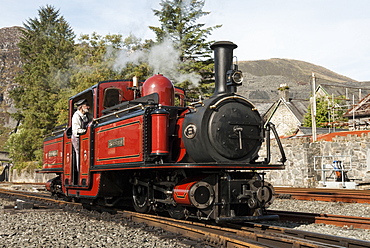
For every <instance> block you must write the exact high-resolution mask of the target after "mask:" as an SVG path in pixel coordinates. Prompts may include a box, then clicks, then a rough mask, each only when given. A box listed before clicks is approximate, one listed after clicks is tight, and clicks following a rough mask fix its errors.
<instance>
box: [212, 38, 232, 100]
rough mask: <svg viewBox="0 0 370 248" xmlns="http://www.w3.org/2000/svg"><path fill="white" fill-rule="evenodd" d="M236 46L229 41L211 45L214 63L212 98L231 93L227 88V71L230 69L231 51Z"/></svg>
mask: <svg viewBox="0 0 370 248" xmlns="http://www.w3.org/2000/svg"><path fill="white" fill-rule="evenodd" d="M237 47H238V46H237V45H236V44H234V43H233V42H230V41H218V42H215V43H214V44H212V45H211V49H212V50H213V51H214V61H215V92H214V93H213V95H212V97H214V96H217V95H219V94H224V93H231V92H230V90H229V89H228V87H227V84H226V83H227V71H228V70H230V69H231V65H232V61H233V50H234V49H235V48H237Z"/></svg>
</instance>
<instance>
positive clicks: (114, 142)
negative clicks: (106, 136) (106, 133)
mask: <svg viewBox="0 0 370 248" xmlns="http://www.w3.org/2000/svg"><path fill="white" fill-rule="evenodd" d="M124 145H125V138H124V137H122V138H119V139H112V140H108V148H113V147H119V146H124Z"/></svg>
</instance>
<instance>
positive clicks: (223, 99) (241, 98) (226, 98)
mask: <svg viewBox="0 0 370 248" xmlns="http://www.w3.org/2000/svg"><path fill="white" fill-rule="evenodd" d="M229 99H239V100H244V101H246V102H248V103H249V104H250V105H251V106H252V107H253V108H252V110H257V108H256V107H255V106H254V105H253V103H251V102H250V101H249V100H248V99H247V98H245V97H242V96H228V97H224V98H222V99H221V100H218V101H217V102H216V103H215V104H213V105H211V106H209V108H210V109H215V108H217V105H219V104H220V103H221V102H223V101H226V100H229Z"/></svg>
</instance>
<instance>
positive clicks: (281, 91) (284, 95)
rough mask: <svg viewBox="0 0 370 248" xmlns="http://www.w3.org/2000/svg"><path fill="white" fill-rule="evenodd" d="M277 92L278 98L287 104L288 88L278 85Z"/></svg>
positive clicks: (285, 85)
mask: <svg viewBox="0 0 370 248" xmlns="http://www.w3.org/2000/svg"><path fill="white" fill-rule="evenodd" d="M278 90H279V97H280V98H284V100H285V101H286V102H289V101H290V100H289V86H288V85H287V84H280V87H279V88H278Z"/></svg>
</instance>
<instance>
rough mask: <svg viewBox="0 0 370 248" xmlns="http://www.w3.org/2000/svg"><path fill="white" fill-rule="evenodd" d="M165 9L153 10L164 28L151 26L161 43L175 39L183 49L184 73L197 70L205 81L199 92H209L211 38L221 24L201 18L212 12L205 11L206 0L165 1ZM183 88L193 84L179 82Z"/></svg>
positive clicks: (211, 66) (179, 48)
mask: <svg viewBox="0 0 370 248" xmlns="http://www.w3.org/2000/svg"><path fill="white" fill-rule="evenodd" d="M160 5H161V6H162V8H161V10H153V12H154V15H155V16H157V17H158V18H159V21H160V23H161V26H160V27H153V26H150V27H149V28H150V29H151V30H153V31H154V32H155V34H156V36H157V37H156V39H157V42H162V41H163V40H164V39H166V38H169V39H171V40H172V41H173V42H174V44H175V47H176V48H177V49H178V50H179V51H180V55H179V60H180V62H181V64H180V68H179V70H180V72H184V73H197V74H199V75H200V76H201V78H202V80H201V84H200V86H199V88H198V91H202V92H203V93H205V94H207V93H208V94H209V93H210V92H209V88H210V86H211V84H210V82H211V79H212V77H213V73H212V70H213V59H212V58H211V52H212V51H211V49H210V45H211V43H212V41H209V42H207V37H208V36H209V35H210V34H211V32H212V31H213V30H214V29H216V28H219V27H221V25H216V26H213V27H207V28H206V27H205V24H204V23H197V20H198V19H199V18H200V17H202V16H205V15H208V14H210V12H206V11H203V10H202V9H203V7H204V0H192V1H185V0H162V1H161V3H160ZM177 83H180V84H179V85H180V86H182V87H185V88H187V87H189V86H190V85H191V84H190V82H177Z"/></svg>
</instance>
